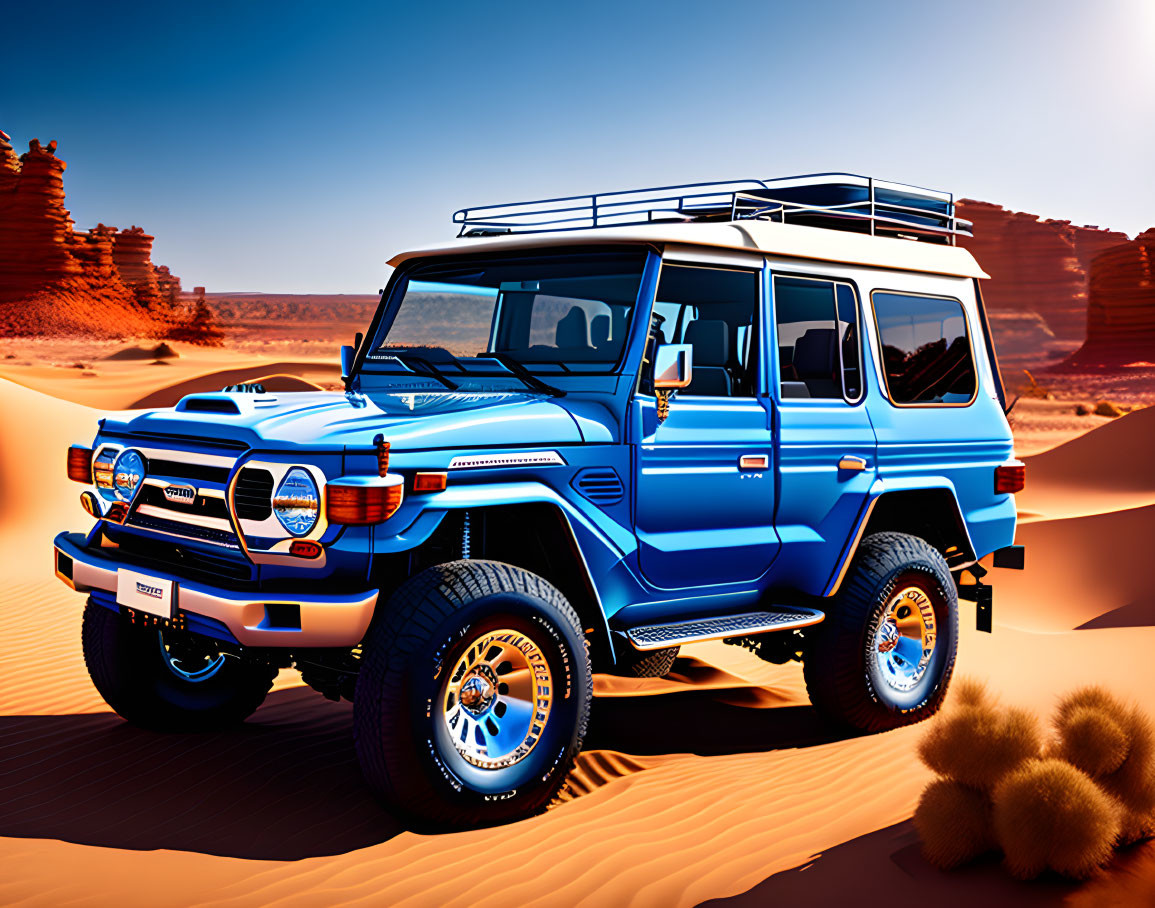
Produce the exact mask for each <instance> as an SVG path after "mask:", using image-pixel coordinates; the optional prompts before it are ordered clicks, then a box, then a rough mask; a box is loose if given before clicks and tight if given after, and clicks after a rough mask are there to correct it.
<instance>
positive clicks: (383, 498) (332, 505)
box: [325, 476, 404, 526]
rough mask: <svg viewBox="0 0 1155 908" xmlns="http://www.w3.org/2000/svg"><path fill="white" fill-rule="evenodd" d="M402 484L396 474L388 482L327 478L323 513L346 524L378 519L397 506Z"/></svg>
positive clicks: (399, 503)
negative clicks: (334, 480) (331, 479)
mask: <svg viewBox="0 0 1155 908" xmlns="http://www.w3.org/2000/svg"><path fill="white" fill-rule="evenodd" d="M374 478H375V477H374ZM390 478H392V477H390ZM403 488H404V486H403V484H402V480H401V477H400V476H396V481H395V482H389V483H383V482H355V483H354V482H351V483H341V482H339V481H338V482H331V483H329V485H328V486H327V487H326V489H325V516H326V517H328V518H329V523H339V524H344V525H346V526H368V525H370V524H374V523H381V522H383V521H385V520H388V519H389V518H390V517H391V516H392V515H393V512H394V511H396V510H397V509H398V508H399V507H400V506H401V497H402V494H403V492H402V490H403Z"/></svg>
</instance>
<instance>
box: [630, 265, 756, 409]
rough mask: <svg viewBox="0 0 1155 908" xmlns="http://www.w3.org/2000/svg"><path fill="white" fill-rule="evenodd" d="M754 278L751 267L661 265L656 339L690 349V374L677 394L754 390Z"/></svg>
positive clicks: (745, 393) (724, 394)
mask: <svg viewBox="0 0 1155 908" xmlns="http://www.w3.org/2000/svg"><path fill="white" fill-rule="evenodd" d="M758 277H759V276H758V273H757V272H754V271H738V270H733V269H729V268H707V267H702V266H696V265H672V264H669V263H667V264H664V265H662V276H661V279H660V280H659V281H658V293H657V296H656V297H655V299H654V311H653V319H652V321H653V323H654V326H655V327H654V328H653V335H654V339H655V341H656V342H657V343H659V344H689V345H690V346H691V348H693V363H694V364H693V377H692V380H691V382H690V384H689V385H687V386H686V387H685V388H683V389H682V390H681V391H679V392H678V395H679V396H690V397H753V396H754V395H755V394H756V393H757V385H758V375H757V359H758V357H757V338H756V334H757V328H756V326H757V321H756V318H755V316H756V315H757V312H758Z"/></svg>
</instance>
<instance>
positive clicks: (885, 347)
mask: <svg viewBox="0 0 1155 908" xmlns="http://www.w3.org/2000/svg"><path fill="white" fill-rule="evenodd" d="M871 301H872V302H873V303H874V317H875V318H876V319H877V321H878V335H879V339H880V340H881V343H882V363H883V371H884V373H885V374H886V387H887V392H888V394H889V395H890V399H891V400H892V401H893V402H894V403H896V404H966V403H969V402H970V401H971V400H972V399H973V398H974V396H975V388H976V383H977V380H976V378H975V365H974V359H973V358H972V356H971V345H970V340H969V338H968V336H967V323H966V313H965V311H964V310H963V306H962V303H960V302H959V301H958V300H956V299H949V298H945V297H937V296H917V295H914V294H908V293H891V292H885V291H881V290H876V291H875V292H874V293H873V294H871Z"/></svg>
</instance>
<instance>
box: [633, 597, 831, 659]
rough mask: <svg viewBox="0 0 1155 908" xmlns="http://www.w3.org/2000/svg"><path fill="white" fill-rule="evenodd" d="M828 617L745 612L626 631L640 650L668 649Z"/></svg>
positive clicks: (801, 611) (805, 611)
mask: <svg viewBox="0 0 1155 908" xmlns="http://www.w3.org/2000/svg"><path fill="white" fill-rule="evenodd" d="M825 617H826V614H825V613H824V612H820V611H818V609H814V608H792V609H789V610H783V611H780V612H746V613H744V614H741V615H726V616H723V617H720V618H699V619H696V620H694V621H676V622H674V623H673V624H648V625H645V626H644V627H635V628H631V629H630V630H628V631H626V637H627V638H628V639H629V641H630V643H631V644H632V645H633V647H634V649H637V650H643V651H645V650H651V649H665V648H666V647H668V646H681V645H682V644H684V643H700V642H701V641H703V640H721V639H722V638H723V637H746V636H750V635H752V634H763V633H766V632H767V631H788V630H793V629H795V628H799V627H809V626H810V625H812V624H818V623H819V622H820V621H822V619H823V618H825Z"/></svg>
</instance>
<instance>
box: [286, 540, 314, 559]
mask: <svg viewBox="0 0 1155 908" xmlns="http://www.w3.org/2000/svg"><path fill="white" fill-rule="evenodd" d="M289 554H290V555H296V556H297V557H298V558H318V557H320V555H321V543H319V542H312V541H311V540H308V539H298V540H296V541H295V542H294V543H293V544H292V545H290V546H289Z"/></svg>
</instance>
